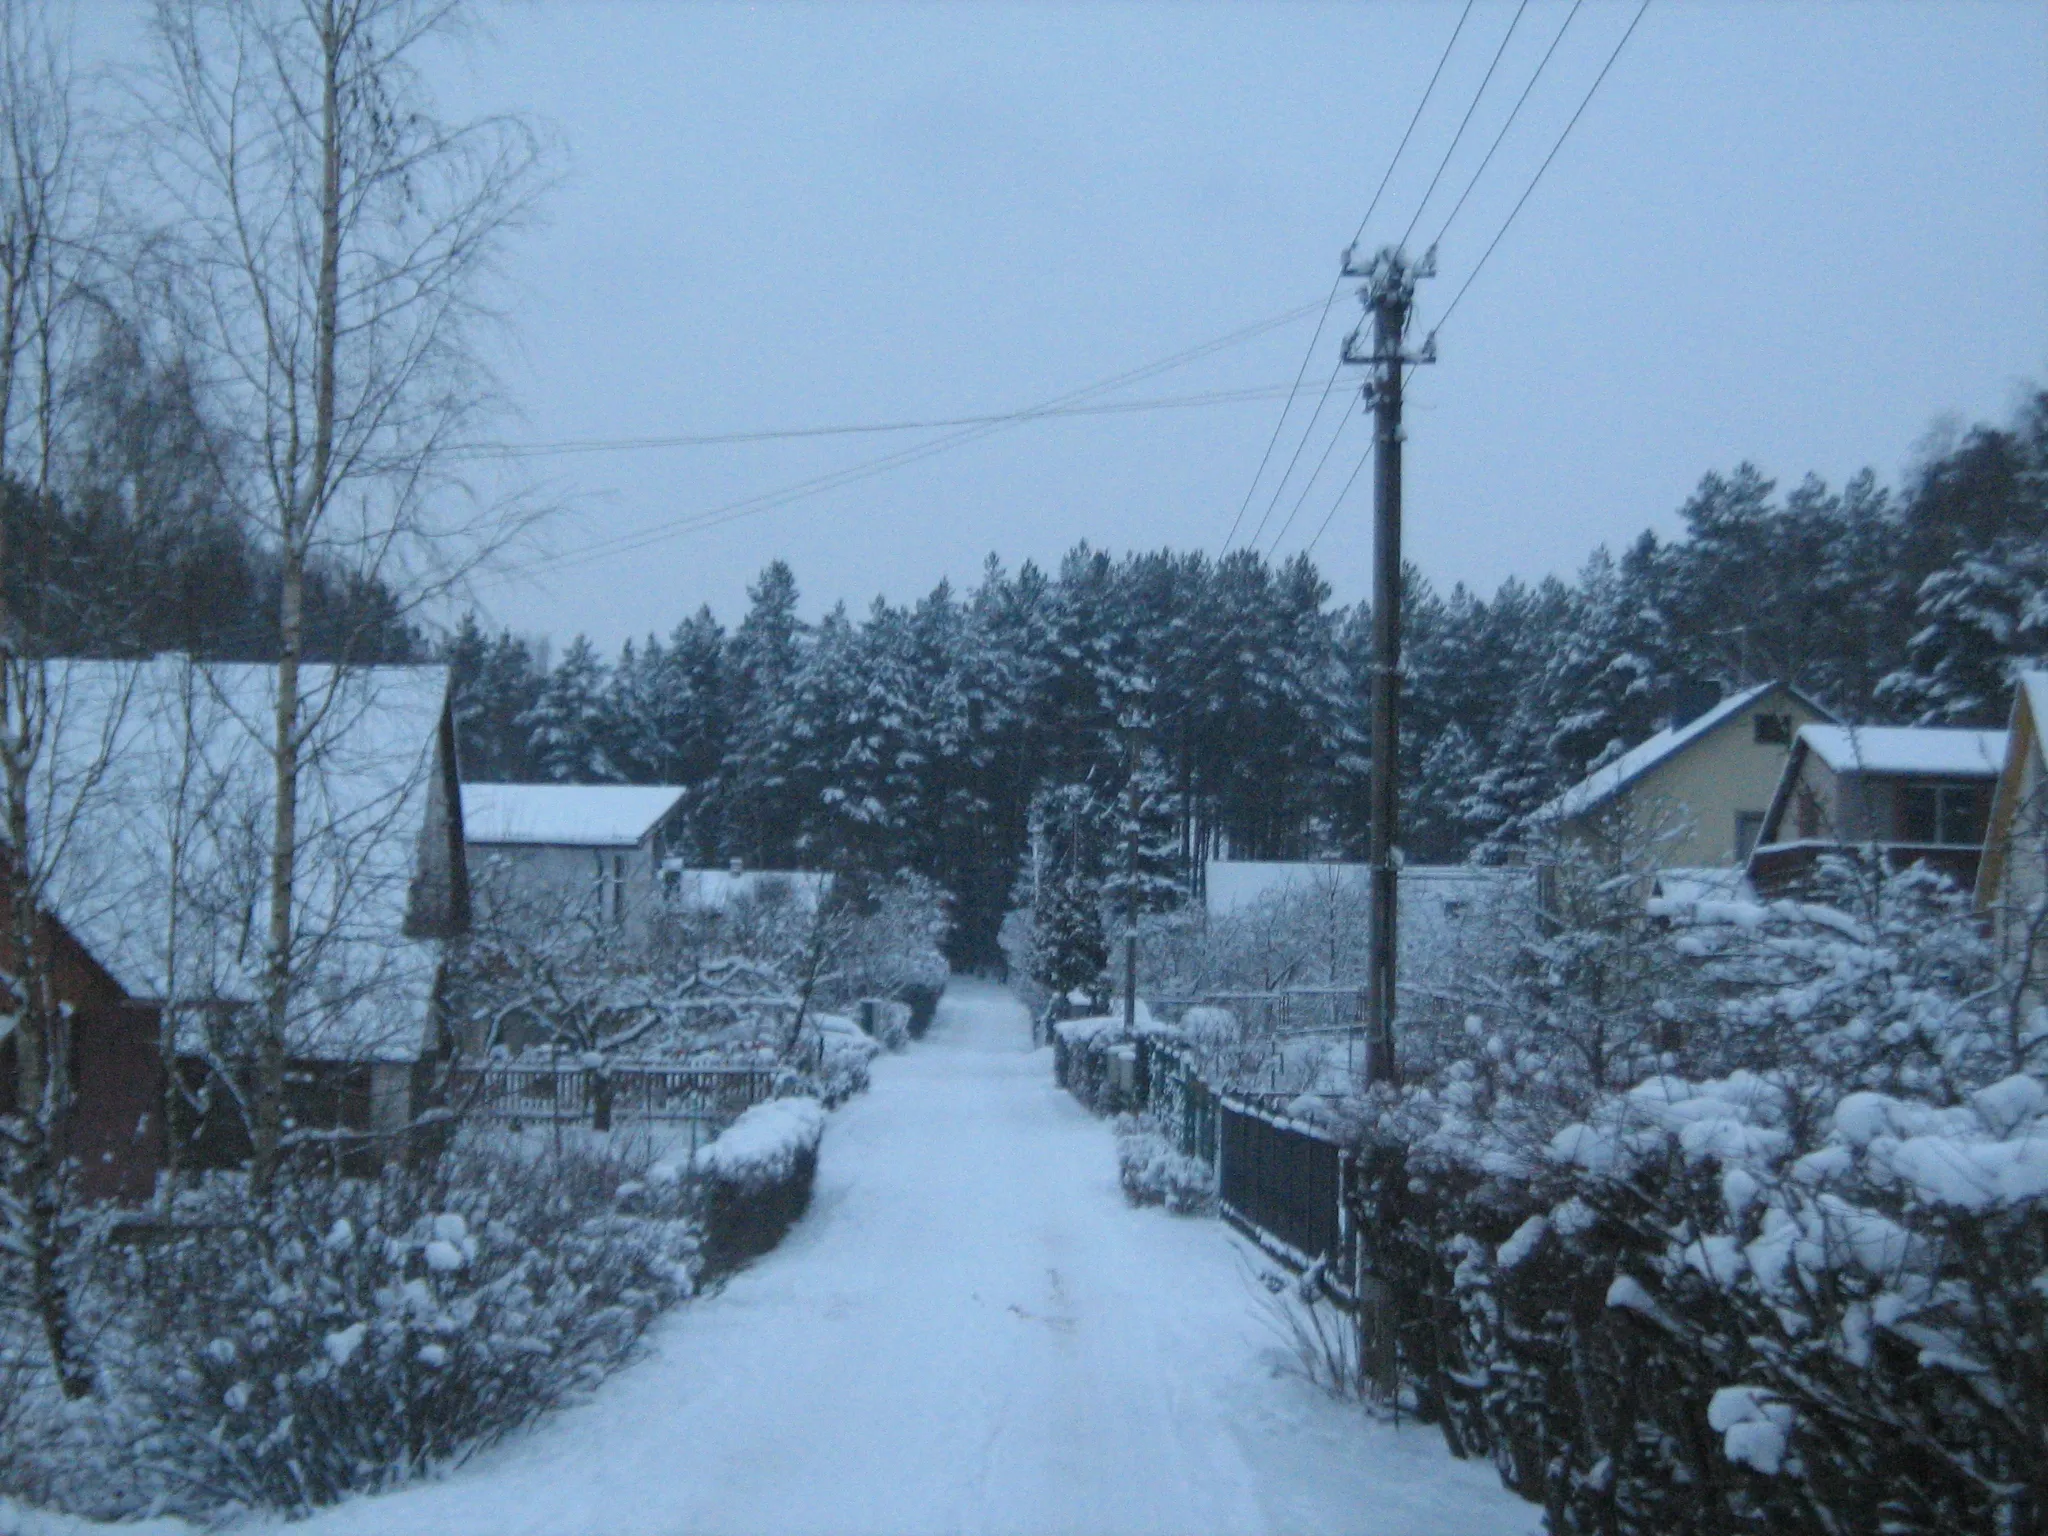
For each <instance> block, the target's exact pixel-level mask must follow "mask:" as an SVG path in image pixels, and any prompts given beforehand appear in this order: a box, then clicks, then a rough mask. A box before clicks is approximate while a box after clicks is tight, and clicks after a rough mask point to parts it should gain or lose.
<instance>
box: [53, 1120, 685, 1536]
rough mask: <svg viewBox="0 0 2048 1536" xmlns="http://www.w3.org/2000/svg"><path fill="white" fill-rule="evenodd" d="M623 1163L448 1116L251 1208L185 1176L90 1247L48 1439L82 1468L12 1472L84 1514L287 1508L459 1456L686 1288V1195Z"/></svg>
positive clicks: (547, 1404) (603, 1369) (595, 1365)
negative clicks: (421, 1166)
mask: <svg viewBox="0 0 2048 1536" xmlns="http://www.w3.org/2000/svg"><path fill="white" fill-rule="evenodd" d="M634 1171H635V1170H634V1169H633V1168H632V1167H631V1166H629V1165H627V1164H626V1163H625V1162H624V1161H623V1160H622V1159H620V1158H618V1157H614V1156H606V1155H603V1154H592V1153H590V1152H588V1151H585V1150H581V1149H579V1148H577V1147H574V1146H572V1147H571V1148H569V1149H568V1150H567V1151H566V1152H565V1153H563V1154H562V1155H561V1156H560V1157H557V1156H556V1155H554V1154H552V1153H551V1152H549V1151H547V1150H545V1149H537V1148H527V1147H522V1146H521V1145H519V1144H518V1143H517V1142H515V1141H514V1140H512V1139H511V1138H508V1137H504V1136H501V1135H490V1134H487V1133H483V1132H472V1131H465V1132H464V1133H463V1134H461V1135H460V1136H458V1137H457V1139H456V1141H455V1144H454V1146H453V1147H452V1148H451V1149H450V1150H449V1151H448V1152H447V1153H446V1154H445V1155H444V1157H443V1158H442V1160H441V1162H440V1164H439V1166H438V1168H437V1169H436V1170H435V1171H434V1172H433V1173H432V1174H413V1175H400V1174H393V1175H391V1176H389V1177H386V1178H384V1179H381V1180H355V1179H334V1178H328V1177H324V1176H318V1175H311V1174H305V1175H300V1176H295V1177H290V1178H287V1179H285V1180H283V1181H281V1182H280V1184H279V1186H278V1188H277V1189H276V1191H275V1192H274V1194H273V1196H272V1198H271V1199H270V1200H269V1201H268V1202H267V1203H265V1204H263V1205H260V1206H259V1205H256V1204H253V1203H252V1202H251V1201H250V1200H249V1198H248V1195H247V1193H246V1190H245V1188H244V1186H243V1184H242V1182H241V1180H240V1179H239V1178H228V1177H218V1178H215V1179H212V1180H210V1181H208V1182H206V1183H204V1184H202V1185H201V1186H199V1187H198V1188H196V1189H193V1190H190V1191H188V1192H186V1193H184V1194H182V1195H181V1196H180V1197H179V1199H178V1201H177V1203H176V1205H175V1207H174V1210H173V1211H172V1213H171V1218H172V1219H171V1220H170V1222H169V1223H167V1224H166V1225H165V1226H164V1227H162V1228H161V1229H160V1230H158V1231H157V1232H155V1233H154V1234H152V1235H151V1236H150V1238H149V1240H147V1241H142V1242H139V1243H136V1244H133V1245H131V1246H128V1247H126V1248H125V1249H110V1250H108V1251H107V1252H106V1253H105V1255H104V1256H103V1261H102V1265H101V1269H102V1272H103V1273H102V1275H101V1276H100V1279H99V1285H100V1287H101V1288H102V1294H103V1299H104V1301H105V1304H106V1307H107V1310H108V1312H109V1315H110V1317H111V1318H112V1319H113V1326H111V1327H110V1328H109V1330H108V1331H107V1332H106V1333H104V1334H102V1335H101V1340H100V1344H101V1347H100V1348H99V1349H98V1350H97V1351H96V1363H97V1364H98V1365H99V1366H100V1367H101V1371H102V1377H103V1382H102V1400H101V1401H99V1402H97V1403H96V1404H94V1405H93V1407H92V1410H91V1412H92V1415H93V1419H94V1422H93V1424H92V1425H91V1426H88V1429H89V1433H88V1434H87V1435H85V1436H83V1437H81V1435H80V1434H78V1433H77V1432H76V1428H77V1426H76V1425H75V1424H74V1432H73V1433H72V1434H71V1435H70V1437H69V1439H68V1440H67V1439H64V1438H61V1437H51V1438H50V1439H49V1440H48V1448H49V1449H50V1450H51V1451H52V1452H54V1453H60V1454H69V1455H74V1456H89V1457H90V1458H91V1460H92V1462H93V1463H96V1466H93V1465H89V1466H86V1467H74V1468H72V1469H70V1471H71V1473H72V1474H74V1475H71V1476H70V1477H69V1478H68V1485H67V1479H66V1478H65V1477H63V1476H58V1477H55V1478H53V1479H46V1484H47V1486H46V1487H45V1488H43V1489H42V1490H24V1491H29V1492H40V1493H41V1494H43V1495H45V1496H49V1495H55V1497H56V1500H57V1501H58V1502H61V1503H65V1504H68V1505H70V1506H72V1507H74V1508H81V1507H82V1508H84V1509H85V1510H86V1511H87V1512H91V1513H96V1514H100V1515H109V1514H121V1515H129V1516H132V1515H134V1514H137V1513H140V1512H142V1511H143V1510H144V1509H146V1508H149V1507H152V1506H153V1507H156V1508H159V1509H170V1510H174V1511H179V1512H184V1513H190V1514H196V1515H205V1516H209V1517H211V1516H217V1515H218V1514H220V1513H221V1512H222V1511H223V1510H224V1509H231V1508H234V1507H237V1506H241V1507H250V1508H269V1509H279V1510H285V1511H290V1512H302V1511H304V1510H307V1509H309V1508H311V1507H313V1506H316V1505H320V1504H326V1503H330V1502H333V1501H334V1500H336V1499H339V1498H341V1497H342V1496H343V1495H345V1494H348V1493H352V1492H358V1491H362V1490H368V1489H376V1488H382V1487H386V1486H389V1485H391V1484H394V1483H397V1482H400V1481H403V1480H405V1479H407V1478H410V1477H414V1476H417V1475H419V1474H420V1473H422V1472H423V1471H427V1470H430V1469H432V1468H435V1467H439V1466H446V1465H449V1464H451V1463H454V1462H457V1461H460V1460H461V1459H463V1458H464V1457H466V1456H467V1455H469V1454H470V1453H471V1452H473V1451H474V1450H476V1449H477V1448H478V1447H479V1446H481V1445H484V1444H487V1443H489V1442H490V1441H492V1440H494V1439H496V1438H498V1437H499V1436H501V1435H503V1434H504V1433H506V1432H507V1431H508V1430H511V1429H513V1428H514V1427H516V1426H518V1425H520V1424H522V1423H524V1422H526V1421H528V1420H530V1419H531V1418H533V1417H534V1416H536V1415H537V1414H540V1413H542V1412H544V1411H545V1410H547V1409H549V1408H552V1407H554V1406H557V1405H558V1404H560V1403H562V1402H564V1401H565V1400H567V1399H569V1398H571V1397H572V1396H574V1395H577V1394H579V1393H581V1392H582V1391H583V1390H585V1389H587V1388H588V1387H590V1386H592V1385H594V1384H595V1383H596V1382H597V1381H598V1380H600V1379H601V1378H602V1377H603V1376H604V1375H605V1374H606V1373H608V1372H609V1371H611V1370H612V1369H614V1368H615V1367H617V1366H618V1365H619V1364H621V1363H622V1362H623V1361H624V1360H625V1359H627V1358H628V1357H629V1356H630V1354H631V1352H632V1350H633V1347H634V1345H635V1342H636V1341H637V1340H638V1338H639V1337H640V1335H641V1333H642V1331H643V1330H644V1329H645V1328H646V1326H647V1324H648V1323H649V1322H650V1321H651V1320H652V1319H653V1318H654V1317H655V1316H656V1314H657V1313H659V1312H660V1311H661V1310H662V1309H663V1308H665V1307H668V1306H670V1305H672V1304H674V1303H675V1302H677V1301H679V1300H681V1299H682V1298H684V1297H686V1296H688V1295H689V1294H691V1291H692V1289H693V1288H694V1284H695V1275H696V1272H697V1266H698V1234H699V1230H700V1224H699V1218H698V1215H697V1212H696V1209H695V1204H696V1199H697V1193H696V1191H695V1189H694V1188H692V1187H690V1186H689V1185H686V1184H677V1185H672V1186H668V1187H662V1186H658V1185H652V1184H648V1183H646V1182H644V1181H642V1180H638V1179H635V1178H633V1177H631V1175H632V1174H633V1172H634ZM63 1412H64V1411H63V1410H62V1409H56V1408H54V1407H53V1410H52V1417H56V1416H61V1415H63ZM69 1417H71V1418H73V1419H74V1420H75V1419H76V1418H77V1417H78V1416H77V1415H76V1414H72V1415H69ZM92 1438H97V1439H99V1440H101V1441H102V1442H103V1443H100V1444H98V1445H97V1446H90V1445H87V1444H85V1443H83V1441H84V1440H85V1439H92ZM110 1467H117V1468H126V1469H127V1471H126V1473H125V1474H124V1475H123V1477H122V1479H121V1480H120V1481H119V1482H118V1483H116V1482H115V1481H113V1480H112V1479H111V1478H109V1477H108V1476H107V1472H106V1469H108V1468H110ZM54 1470H57V1471H59V1472H61V1471H62V1469H54ZM110 1502H111V1504H112V1506H113V1507H109V1504H110Z"/></svg>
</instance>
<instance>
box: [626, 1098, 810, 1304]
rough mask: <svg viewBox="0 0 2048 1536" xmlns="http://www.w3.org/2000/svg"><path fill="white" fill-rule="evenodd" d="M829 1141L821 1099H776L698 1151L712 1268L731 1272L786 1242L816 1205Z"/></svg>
mask: <svg viewBox="0 0 2048 1536" xmlns="http://www.w3.org/2000/svg"><path fill="white" fill-rule="evenodd" d="M824 1134H825V1109H824V1106H823V1105H822V1104H820V1103H819V1102H818V1101H817V1100H816V1099H806V1098H797V1099H770V1100H769V1101H768V1102H767V1103H765V1104H756V1105H755V1106H754V1107H753V1108H752V1109H750V1110H748V1111H747V1112H746V1113H745V1114H743V1115H741V1116H740V1117H739V1119H737V1120H735V1121H734V1122H733V1123H732V1124H731V1125H729V1126H727V1127H726V1129H725V1132H724V1134H722V1135H721V1136H719V1138H718V1139H717V1140H716V1141H713V1142H712V1143H711V1144H710V1145H709V1146H706V1147H702V1148H700V1149H699V1150H698V1152H697V1156H696V1160H695V1164H694V1169H695V1172H696V1173H697V1174H698V1175H699V1176H700V1177H701V1179H702V1180H703V1184H704V1217H705V1235H704V1257H705V1262H706V1264H707V1266H709V1267H710V1268H712V1269H714V1270H724V1269H729V1268H731V1267H733V1266H734V1265H737V1264H739V1263H742V1262H743V1261H745V1260H747V1259H750V1258H753V1257H755V1256H756V1255H758V1254H763V1253H766V1252H767V1251H768V1250H769V1249H771V1248H773V1247H774V1246H775V1245H776V1244H777V1243H779V1242H781V1241H782V1235H783V1234H784V1233H785V1232H787V1231H788V1230H789V1228H790V1225H791V1224H792V1223H793V1222H795V1221H796V1219H797V1218H798V1217H799V1216H801V1215H803V1213H804V1210H805V1208H806V1207H807V1206H808V1205H809V1204H810V1201H811V1184H812V1181H813V1179H814V1178H815V1177H816V1175H817V1171H818V1143H819V1141H820V1140H822V1139H823V1137H824ZM657 1172H658V1173H667V1172H668V1171H667V1170H663V1169H657ZM669 1176H673V1174H669Z"/></svg>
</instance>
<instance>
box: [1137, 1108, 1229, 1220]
mask: <svg viewBox="0 0 2048 1536" xmlns="http://www.w3.org/2000/svg"><path fill="white" fill-rule="evenodd" d="M1116 1160H1117V1173H1118V1178H1119V1180H1120V1181H1121V1183H1122V1184H1123V1189H1124V1198H1125V1199H1126V1200H1129V1201H1130V1202H1131V1204H1133V1205H1163V1206H1165V1207H1166V1208H1167V1209H1168V1210H1169V1211H1172V1212H1173V1213H1174V1214H1175V1215H1177V1216H1207V1215H1210V1214H1212V1213H1213V1212H1214V1211H1215V1209H1216V1173H1215V1170H1214V1169H1212V1168H1210V1166H1209V1165H1208V1164H1207V1163H1205V1162H1203V1161H1202V1160H1201V1159H1200V1158H1198V1157H1188V1156H1186V1155H1184V1154H1183V1153H1182V1152H1181V1151H1180V1150H1179V1149H1178V1148H1176V1147H1175V1146H1174V1145H1173V1143H1171V1142H1170V1141H1168V1140H1167V1139H1166V1137H1164V1136H1163V1135H1161V1134H1160V1133H1159V1131H1158V1130H1156V1129H1155V1128H1154V1127H1152V1126H1150V1125H1148V1124H1146V1123H1145V1122H1144V1121H1143V1120H1141V1119H1140V1118H1138V1117H1137V1116H1136V1115H1120V1116H1118V1117H1117V1122H1116Z"/></svg>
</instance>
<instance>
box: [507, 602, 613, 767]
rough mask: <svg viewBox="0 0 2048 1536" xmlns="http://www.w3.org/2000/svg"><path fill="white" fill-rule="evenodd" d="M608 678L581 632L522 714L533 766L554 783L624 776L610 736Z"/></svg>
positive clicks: (600, 662)
mask: <svg viewBox="0 0 2048 1536" xmlns="http://www.w3.org/2000/svg"><path fill="white" fill-rule="evenodd" d="M609 687H610V684H609V680H608V678H607V677H606V675H605V665H604V663H603V661H601V660H600V659H599V658H598V654H597V651H596V649H595V648H594V647H593V646H592V645H591V643H590V641H589V640H588V639H586V638H585V637H584V636H582V635H578V636H577V637H576V638H575V639H574V640H572V641H571V642H570V643H569V648H568V650H566V651H564V652H563V653H562V659H561V661H560V662H559V663H557V664H556V666H555V668H554V670H553V671H551V672H550V673H548V675H547V680H546V681H545V682H543V683H542V684H541V687H540V692H539V695H538V697H536V698H535V700H534V702H533V705H532V707H531V708H529V709H528V710H527V711H526V712H525V713H524V714H523V715H521V716H520V723H521V724H522V725H523V726H525V728H526V730H527V733H528V741H529V743H530V746H529V751H530V752H531V754H532V759H533V763H534V766H535V767H536V768H537V769H538V770H539V772H540V774H541V776H542V777H543V778H544V779H547V780H549V781H551V782H553V783H556V784H617V783H621V782H623V781H624V775H623V774H622V773H621V772H620V771H619V767H618V763H617V762H616V760H615V758H614V756H613V751H612V743H611V740H610V737H611V735H612V714H611V710H610V709H609V707H608V700H607V694H608V691H609Z"/></svg>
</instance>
